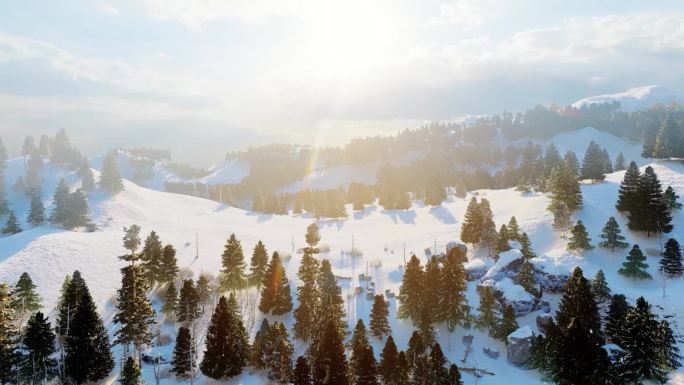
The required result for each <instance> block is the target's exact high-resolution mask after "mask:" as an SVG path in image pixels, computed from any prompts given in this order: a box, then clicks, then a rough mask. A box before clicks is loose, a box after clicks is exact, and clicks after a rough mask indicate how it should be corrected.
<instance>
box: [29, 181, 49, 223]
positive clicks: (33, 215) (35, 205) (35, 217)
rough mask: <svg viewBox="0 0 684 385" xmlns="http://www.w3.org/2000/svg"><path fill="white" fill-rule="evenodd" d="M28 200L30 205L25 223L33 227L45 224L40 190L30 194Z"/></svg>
mask: <svg viewBox="0 0 684 385" xmlns="http://www.w3.org/2000/svg"><path fill="white" fill-rule="evenodd" d="M30 199H31V203H30V208H29V212H28V215H27V217H26V222H28V223H30V224H31V225H33V226H38V225H41V224H43V222H45V206H43V199H42V198H41V192H40V189H37V190H34V191H33V192H31V194H30Z"/></svg>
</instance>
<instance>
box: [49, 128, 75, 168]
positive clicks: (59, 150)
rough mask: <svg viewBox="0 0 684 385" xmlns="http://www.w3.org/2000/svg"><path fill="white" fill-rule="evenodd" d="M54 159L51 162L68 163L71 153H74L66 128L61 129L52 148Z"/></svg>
mask: <svg viewBox="0 0 684 385" xmlns="http://www.w3.org/2000/svg"><path fill="white" fill-rule="evenodd" d="M51 150H52V157H51V158H50V160H51V161H52V162H53V163H68V162H69V160H70V156H71V153H72V151H73V149H72V147H71V142H70V141H69V137H68V136H67V134H66V131H65V130H64V128H61V129H60V130H59V132H57V134H56V135H55V138H54V140H53V142H52V146H51Z"/></svg>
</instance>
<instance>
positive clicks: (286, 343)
mask: <svg viewBox="0 0 684 385" xmlns="http://www.w3.org/2000/svg"><path fill="white" fill-rule="evenodd" d="M268 343H269V345H270V346H269V349H268V353H269V354H268V355H267V356H266V362H267V364H268V378H269V379H270V380H271V381H275V382H276V383H280V384H286V383H288V382H289V380H290V379H291V378H292V375H293V371H292V354H293V353H294V347H293V346H292V344H291V343H290V339H289V335H288V333H287V329H286V328H285V325H283V323H281V322H276V323H274V324H273V325H272V326H271V328H270V330H269V335H268Z"/></svg>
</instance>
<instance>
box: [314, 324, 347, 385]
mask: <svg viewBox="0 0 684 385" xmlns="http://www.w3.org/2000/svg"><path fill="white" fill-rule="evenodd" d="M320 334H321V335H320V337H319V339H318V341H317V343H315V344H313V345H312V349H311V351H310V354H309V356H310V357H311V371H312V375H313V376H312V377H313V383H314V384H317V385H318V384H320V385H348V381H349V380H348V373H347V357H346V355H345V353H344V345H343V344H342V335H341V334H340V329H339V327H338V325H337V322H335V321H334V320H332V319H330V320H327V321H326V322H325V324H324V325H323V328H322V331H321V333H320Z"/></svg>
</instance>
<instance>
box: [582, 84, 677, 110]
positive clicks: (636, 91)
mask: <svg viewBox="0 0 684 385" xmlns="http://www.w3.org/2000/svg"><path fill="white" fill-rule="evenodd" d="M613 102H619V103H620V108H621V109H622V110H623V111H626V112H632V111H637V110H641V109H645V108H649V107H651V106H653V105H655V104H665V105H667V104H671V103H682V102H684V96H683V95H682V94H681V93H678V92H675V91H672V90H670V89H668V88H666V87H663V86H659V85H649V86H642V87H636V88H632V89H630V90H627V91H624V92H618V93H614V94H605V95H596V96H590V97H587V98H583V99H580V100H578V101H576V102H574V103H572V106H573V107H575V108H581V107H582V106H587V105H591V104H604V103H613Z"/></svg>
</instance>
